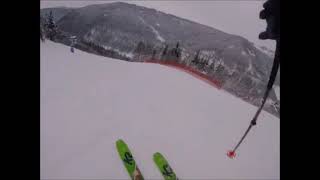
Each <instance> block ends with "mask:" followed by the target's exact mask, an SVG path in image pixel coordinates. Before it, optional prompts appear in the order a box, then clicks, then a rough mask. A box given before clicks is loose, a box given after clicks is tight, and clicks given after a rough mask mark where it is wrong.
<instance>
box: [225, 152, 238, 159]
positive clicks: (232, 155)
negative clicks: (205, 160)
mask: <svg viewBox="0 0 320 180" xmlns="http://www.w3.org/2000/svg"><path fill="white" fill-rule="evenodd" d="M227 156H228V157H229V158H230V159H234V158H235V157H236V152H235V151H228V152H227Z"/></svg>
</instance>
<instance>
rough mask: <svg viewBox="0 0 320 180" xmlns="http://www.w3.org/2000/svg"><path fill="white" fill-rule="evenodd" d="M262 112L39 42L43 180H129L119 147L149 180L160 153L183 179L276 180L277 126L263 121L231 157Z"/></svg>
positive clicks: (162, 72)
mask: <svg viewBox="0 0 320 180" xmlns="http://www.w3.org/2000/svg"><path fill="white" fill-rule="evenodd" d="M256 109H257V108H256V107H254V106H252V105H250V104H248V103H246V102H244V101H242V100H240V99H238V98H236V97H234V96H232V95H230V94H228V93H226V92H224V91H223V90H218V89H216V88H214V87H212V86H210V85H209V84H207V83H205V82H203V81H200V80H199V79H197V78H194V77H193V76H191V75H189V74H187V73H185V72H182V71H178V70H176V69H174V68H170V67H165V66H161V65H157V64H144V63H132V62H126V61H121V60H116V59H111V58H106V57H101V56H97V55H93V54H89V53H86V52H82V51H79V50H77V49H76V50H75V53H71V52H70V47H67V46H65V45H62V44H58V43H53V42H51V41H49V40H47V41H46V42H45V43H42V42H41V178H42V179H77V180H78V179H129V176H128V174H127V172H126V170H125V168H124V165H123V164H122V161H121V160H120V158H119V156H118V154H117V151H116V148H115V141H116V140H117V139H119V138H122V139H123V140H124V141H125V142H126V143H127V144H128V146H129V147H130V148H131V151H132V153H133V155H134V157H135V159H136V161H137V163H138V166H139V168H140V170H141V172H142V173H143V175H144V177H145V179H162V176H161V174H160V173H159V171H158V169H157V168H156V166H155V165H154V163H153V160H152V155H153V153H154V152H157V151H159V152H161V153H162V154H163V155H164V156H165V157H166V158H167V159H168V161H169V163H170V164H171V166H172V168H173V169H174V170H175V172H176V174H177V175H178V177H180V179H255V180H256V179H279V176H280V122H279V121H280V120H279V119H278V118H276V117H275V116H273V115H271V114H269V113H267V112H262V114H261V115H260V118H259V120H258V124H257V126H256V127H254V128H253V129H252V131H251V132H250V133H249V135H248V137H247V139H246V140H245V141H244V143H243V144H242V145H241V146H240V148H239V151H238V153H237V156H236V158H235V159H229V158H228V157H227V156H226V153H227V150H230V149H232V148H233V147H234V146H235V144H236V143H237V142H238V140H239V138H240V137H241V136H242V135H243V133H244V131H245V130H246V128H247V126H248V124H249V122H250V120H251V118H252V116H253V115H254V113H255V111H256Z"/></svg>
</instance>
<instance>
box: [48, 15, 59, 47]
mask: <svg viewBox="0 0 320 180" xmlns="http://www.w3.org/2000/svg"><path fill="white" fill-rule="evenodd" d="M46 29H47V33H46V34H47V36H48V38H49V39H50V40H51V41H54V40H55V37H56V35H57V34H58V28H57V25H56V24H55V22H54V20H53V14H52V11H50V13H49V15H48V17H47V23H46Z"/></svg>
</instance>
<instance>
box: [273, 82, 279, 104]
mask: <svg viewBox="0 0 320 180" xmlns="http://www.w3.org/2000/svg"><path fill="white" fill-rule="evenodd" d="M273 89H274V91H275V93H276V96H277V99H278V100H279V99H280V86H277V85H274V86H273Z"/></svg>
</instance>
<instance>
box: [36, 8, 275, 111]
mask: <svg viewBox="0 0 320 180" xmlns="http://www.w3.org/2000/svg"><path fill="white" fill-rule="evenodd" d="M51 10H52V11H53V14H54V16H57V18H56V21H57V25H58V27H59V29H60V30H61V31H63V32H65V33H67V34H69V35H70V36H71V35H72V36H74V35H75V36H77V37H78V39H80V40H79V42H81V41H82V40H83V41H86V42H93V43H95V44H98V45H100V46H101V47H104V48H105V49H108V50H110V49H113V50H115V51H116V52H118V53H119V54H121V55H124V56H125V57H127V58H132V57H133V56H134V50H135V49H136V48H137V45H138V43H139V42H144V43H145V44H148V45H149V46H150V49H151V50H150V54H151V52H152V49H156V50H157V52H158V53H161V52H160V51H162V50H163V48H164V46H165V44H167V45H169V46H171V47H173V46H175V44H176V43H177V42H179V43H180V46H181V47H182V48H183V53H182V57H183V58H184V59H183V61H186V62H190V61H191V60H192V59H193V58H194V56H195V53H196V51H198V50H201V51H202V52H203V53H204V54H212V55H214V56H212V57H214V58H213V59H211V61H212V62H214V61H217V60H219V61H222V64H223V66H224V72H225V73H223V74H222V75H221V76H219V78H220V80H221V81H223V82H225V85H224V86H223V88H224V89H226V90H228V91H229V92H231V93H233V94H235V95H236V96H238V97H241V98H243V99H245V100H248V101H250V102H251V103H253V104H256V105H258V104H259V102H260V98H261V97H262V94H263V92H264V90H265V88H266V83H267V81H268V77H269V73H270V71H271V66H272V58H271V57H270V55H269V54H266V53H264V52H262V50H261V48H260V49H259V48H257V47H255V46H254V44H253V43H251V42H249V41H248V40H246V39H245V38H242V37H240V36H236V35H231V34H227V33H224V32H222V31H220V30H218V29H215V28H213V27H209V26H206V25H202V24H199V23H196V22H192V21H190V20H187V19H184V18H180V17H177V16H174V15H171V14H166V13H163V12H160V11H157V10H155V9H150V8H146V7H142V6H137V5H134V4H128V3H123V2H116V3H107V4H97V5H89V6H85V7H81V8H71V9H68V8H48V9H43V10H41V13H42V14H45V13H48V12H49V11H51ZM62 42H63V43H64V44H68V40H63V41H62ZM97 54H99V53H97ZM209 74H210V73H209ZM276 84H279V80H277V81H276ZM270 99H271V100H273V101H274V102H275V101H277V99H276V95H275V92H274V91H273V92H271V94H270ZM269 107H271V106H269ZM269 107H267V108H269ZM269 111H270V112H273V113H275V114H277V112H275V111H274V109H272V108H271V109H270V108H269Z"/></svg>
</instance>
